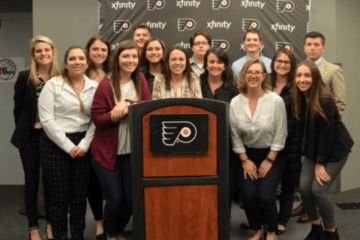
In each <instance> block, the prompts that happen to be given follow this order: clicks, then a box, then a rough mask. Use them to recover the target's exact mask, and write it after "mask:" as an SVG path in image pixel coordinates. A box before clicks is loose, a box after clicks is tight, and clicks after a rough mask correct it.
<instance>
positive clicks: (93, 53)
mask: <svg viewBox="0 0 360 240" xmlns="http://www.w3.org/2000/svg"><path fill="white" fill-rule="evenodd" d="M108 54H109V52H108V48H107V46H106V44H105V43H103V42H102V41H100V40H96V41H95V42H94V43H93V44H92V45H91V46H90V49H89V57H90V60H91V61H92V62H93V63H94V65H95V66H102V64H103V63H104V62H105V61H106V59H107V57H108Z"/></svg>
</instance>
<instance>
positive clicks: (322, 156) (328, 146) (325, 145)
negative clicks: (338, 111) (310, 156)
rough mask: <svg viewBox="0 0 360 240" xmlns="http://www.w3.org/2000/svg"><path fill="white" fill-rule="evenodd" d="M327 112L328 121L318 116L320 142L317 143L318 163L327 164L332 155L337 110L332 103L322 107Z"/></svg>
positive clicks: (329, 102)
mask: <svg viewBox="0 0 360 240" xmlns="http://www.w3.org/2000/svg"><path fill="white" fill-rule="evenodd" d="M322 108H323V110H324V112H325V115H326V118H327V120H326V119H324V118H323V117H321V116H317V119H316V121H318V122H317V125H318V130H317V134H318V142H317V150H316V152H317V155H316V162H317V163H322V164H324V163H326V160H327V158H328V156H329V155H330V153H331V151H332V148H333V143H334V122H335V110H334V106H333V105H332V102H331V101H327V102H326V103H324V104H323V105H322ZM315 134H316V133H315Z"/></svg>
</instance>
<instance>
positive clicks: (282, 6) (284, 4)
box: [276, 0, 295, 13]
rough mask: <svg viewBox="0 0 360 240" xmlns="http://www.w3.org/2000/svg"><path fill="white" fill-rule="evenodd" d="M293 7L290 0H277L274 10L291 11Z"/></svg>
mask: <svg viewBox="0 0 360 240" xmlns="http://www.w3.org/2000/svg"><path fill="white" fill-rule="evenodd" d="M294 8H295V4H294V3H293V2H292V1H288V0H285V1H284V0H277V2H276V10H277V11H278V12H281V13H283V12H292V11H293V10H294Z"/></svg>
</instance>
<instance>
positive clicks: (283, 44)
mask: <svg viewBox="0 0 360 240" xmlns="http://www.w3.org/2000/svg"><path fill="white" fill-rule="evenodd" d="M283 48H285V49H287V50H290V51H293V49H294V47H293V45H292V44H291V43H289V42H276V51H277V50H279V49H283Z"/></svg>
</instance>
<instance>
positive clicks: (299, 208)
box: [291, 203, 305, 217]
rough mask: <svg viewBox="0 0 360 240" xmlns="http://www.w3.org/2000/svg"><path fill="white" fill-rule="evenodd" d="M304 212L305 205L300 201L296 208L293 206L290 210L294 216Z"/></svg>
mask: <svg viewBox="0 0 360 240" xmlns="http://www.w3.org/2000/svg"><path fill="white" fill-rule="evenodd" d="M303 213H305V207H304V205H303V204H302V203H300V205H299V206H297V207H296V208H294V209H293V210H292V212H291V216H292V217H295V216H300V215H301V214H303Z"/></svg>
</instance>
